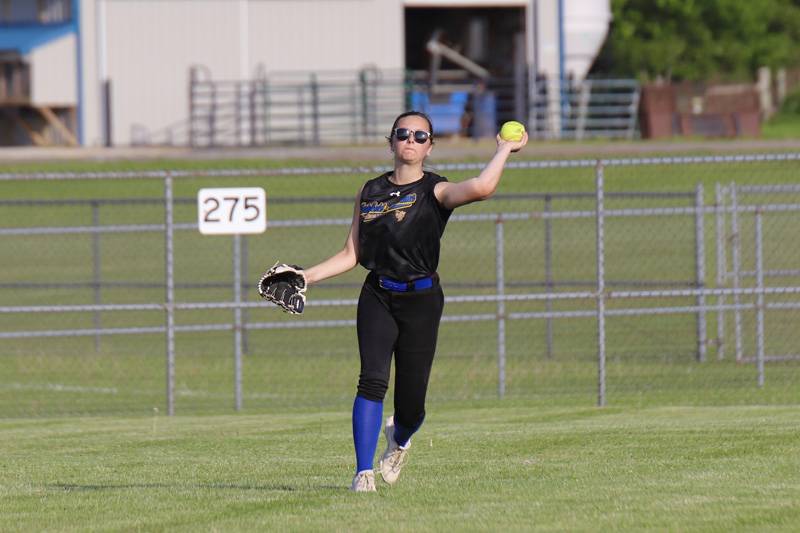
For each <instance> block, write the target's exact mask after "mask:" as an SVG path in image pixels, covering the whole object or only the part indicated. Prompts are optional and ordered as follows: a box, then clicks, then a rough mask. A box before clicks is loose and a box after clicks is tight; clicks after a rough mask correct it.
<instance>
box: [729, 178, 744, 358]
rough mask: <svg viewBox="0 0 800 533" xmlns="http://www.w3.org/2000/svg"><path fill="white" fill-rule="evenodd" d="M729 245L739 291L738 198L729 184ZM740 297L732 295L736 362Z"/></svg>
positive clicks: (739, 346)
mask: <svg viewBox="0 0 800 533" xmlns="http://www.w3.org/2000/svg"><path fill="white" fill-rule="evenodd" d="M730 195H731V245H732V246H733V288H734V289H737V290H738V289H739V287H740V285H741V278H742V239H741V236H740V235H739V197H738V194H737V192H736V184H735V183H733V182H731V185H730ZM740 302H741V297H740V296H739V293H738V292H735V293H734V294H733V305H734V310H733V326H734V334H735V344H736V360H737V361H741V360H742V352H743V348H742V311H741V310H740V309H739V304H740Z"/></svg>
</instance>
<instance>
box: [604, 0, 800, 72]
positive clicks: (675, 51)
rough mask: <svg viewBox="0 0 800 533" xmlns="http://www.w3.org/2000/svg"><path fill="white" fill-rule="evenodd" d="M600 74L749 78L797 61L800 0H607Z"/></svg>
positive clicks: (799, 54)
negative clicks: (608, 12) (608, 18)
mask: <svg viewBox="0 0 800 533" xmlns="http://www.w3.org/2000/svg"><path fill="white" fill-rule="evenodd" d="M611 4H612V11H613V16H614V19H613V21H612V24H611V28H610V31H609V35H608V38H607V39H606V43H605V45H604V47H603V50H602V51H601V53H600V56H599V57H598V60H597V61H596V62H595V67H594V68H593V72H594V73H597V74H609V75H612V74H613V75H622V76H639V77H643V78H648V79H652V78H655V77H658V76H661V77H665V78H667V79H673V80H697V81H702V80H709V79H727V80H750V79H752V78H753V76H754V74H755V72H756V70H757V69H758V68H759V67H762V66H768V67H773V68H774V67H785V66H792V65H796V64H797V63H798V61H800V0H612V2H611Z"/></svg>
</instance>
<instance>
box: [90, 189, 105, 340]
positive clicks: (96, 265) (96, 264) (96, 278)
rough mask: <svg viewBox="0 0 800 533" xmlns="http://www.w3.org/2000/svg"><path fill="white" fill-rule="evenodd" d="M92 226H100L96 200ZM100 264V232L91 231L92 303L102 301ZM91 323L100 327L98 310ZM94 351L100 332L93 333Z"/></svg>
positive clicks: (98, 205)
mask: <svg viewBox="0 0 800 533" xmlns="http://www.w3.org/2000/svg"><path fill="white" fill-rule="evenodd" d="M92 226H94V228H95V229H99V226H100V204H99V202H98V201H97V200H92ZM100 283H101V264H100V232H99V231H95V232H93V233H92V290H93V292H94V304H95V305H100V304H101V303H103V298H102V294H101V290H102V289H101V288H100ZM92 325H93V326H94V329H95V330H98V329H100V311H95V312H94V314H93V316H92ZM94 351H95V353H97V352H99V351H100V334H99V333H95V334H94Z"/></svg>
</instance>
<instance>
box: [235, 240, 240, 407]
mask: <svg viewBox="0 0 800 533" xmlns="http://www.w3.org/2000/svg"><path fill="white" fill-rule="evenodd" d="M233 302H234V303H235V304H236V307H234V308H233V383H234V385H233V386H234V399H235V400H234V408H235V409H236V410H237V411H241V410H242V308H241V307H240V304H241V302H242V236H241V235H239V234H236V235H234V236H233Z"/></svg>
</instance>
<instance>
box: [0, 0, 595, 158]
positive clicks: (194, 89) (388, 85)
mask: <svg viewBox="0 0 800 533" xmlns="http://www.w3.org/2000/svg"><path fill="white" fill-rule="evenodd" d="M609 1H610V0H193V1H191V2H189V1H186V0H36V1H32V0H0V62H2V67H3V69H2V77H0V103H2V105H1V106H0V109H2V111H0V144H76V143H77V144H82V145H103V144H105V145H111V144H114V145H129V144H137V143H147V142H159V143H160V142H171V143H175V144H195V145H203V144H204V143H205V144H213V143H215V142H219V143H222V144H225V143H228V144H238V143H240V142H242V143H245V144H247V143H250V144H263V143H267V142H283V141H292V140H293V139H295V138H296V136H297V135H298V133H297V132H298V131H302V132H303V135H304V137H303V139H306V140H309V142H320V141H323V142H325V141H327V140H329V139H330V137H329V136H328V135H329V134H328V133H326V132H331V133H330V135H335V134H336V133H335V130H341V129H347V128H348V127H354V128H355V129H356V130H358V131H359V132H361V135H362V137H361V138H363V139H369V138H372V137H374V136H375V132H377V131H378V130H380V131H383V129H385V124H383V122H384V121H385V120H386V118H385V117H387V116H392V115H393V114H395V113H396V112H398V111H400V110H402V109H404V108H406V107H408V106H410V105H415V104H420V102H419V101H415V100H413V99H412V98H411V96H410V93H409V87H411V86H412V85H410V84H413V83H415V81H414V79H413V76H410V75H409V73H410V72H411V73H413V72H417V73H425V76H426V81H425V83H426V84H427V86H428V87H430V85H431V78H432V77H433V78H435V81H437V82H439V83H441V84H442V86H443V87H445V89H443V91H446V90H447V89H446V88H447V86H448V83H449V80H450V78H448V76H450V77H451V78H452V77H453V76H454V73H459V72H460V73H462V74H463V73H464V72H466V76H467V77H468V78H469V81H470V83H472V84H473V86H478V85H480V82H481V79H482V77H481V76H482V75H483V74H482V72H485V73H486V75H487V76H489V75H490V76H493V77H496V78H504V79H505V78H507V79H508V80H509V84H510V85H514V84H516V89H513V90H516V95H515V96H514V97H513V98H512V99H513V103H511V104H509V105H508V106H507V107H508V108H507V109H506V110H505V111H502V110H501V111H498V112H497V113H494V110H493V114H492V115H491V116H492V118H493V119H494V118H497V119H498V120H499V118H502V115H503V113H507V114H509V116H515V117H520V116H523V117H524V116H527V115H529V114H530V112H531V111H530V109H531V104H530V101H529V96H530V94H531V93H532V92H533V91H535V90H536V89H535V88H536V86H537V85H536V80H537V79H547V80H549V82H548V83H550V84H553V83H554V84H555V87H556V89H555V90H549V91H548V94H549V95H550V96H549V97H548V100H547V104H546V105H547V106H548V107H552V109H551V112H549V115H553V116H555V117H556V120H555V123H553V121H549V122H548V124H549V125H548V126H547V127H550V128H553V127H555V128H558V127H559V126H558V120H559V119H558V117H559V116H561V113H560V112H559V111H557V109H560V106H562V105H563V102H561V101H560V98H561V96H559V95H560V94H561V93H562V89H561V86H562V85H563V84H565V83H567V81H566V80H568V79H569V80H572V82H574V81H575V80H581V79H582V78H583V77H584V76H585V74H586V72H587V71H588V69H589V66H590V65H591V63H592V61H593V59H594V56H595V55H596V54H597V52H598V50H599V48H600V46H601V45H602V42H603V40H604V39H605V34H606V31H607V28H608V24H609V21H610V8H609ZM434 36H436V39H438V40H437V41H436V42H437V43H440V45H431V43H432V41H433V39H434ZM432 46H433V47H432ZM435 46H438V48H436V47H435ZM439 67H441V70H440V71H437V70H435V68H439ZM437 73H438V74H441V75H440V76H439V75H438V74H437ZM456 77H457V76H456ZM463 79H464V76H462V81H463ZM298 80H302V81H298ZM345 80H347V81H345ZM450 81H452V80H450ZM499 90H500V92H502V89H499ZM325 91H331V92H330V94H329V95H328V96H327V97H326V96H325V95H326V94H328V93H325ZM334 91H335V94H334ZM511 91H512V89H511V88H509V94H512V93H511ZM411 92H412V93H413V91H411ZM440 92H442V91H440ZM467 92H470V91H467ZM306 93H307V94H306ZM521 93H523V94H522V96H520V94H521ZM439 97H441V95H439ZM326 98H327V99H326ZM333 101H336V102H338V104H336V106H338V107H331V108H325V109H322V110H321V108H320V105H321V104H322V103H325V102H333ZM331 105H333V104H331ZM226 106H227V107H226ZM314 106H316V107H314ZM497 107H498V109H500V107H502V106H500V105H498V106H497ZM221 110H223V111H224V110H226V111H224V113H223V112H222V111H221ZM553 110H555V111H553ZM520 113H523V114H522V115H520ZM298 117H299V118H298ZM533 118H534V119H535V117H533ZM224 120H228V121H229V124H228V125H227V126H225V127H224V128H223V127H222V126H221V124H222V122H223V121H224ZM442 120H444V119H442ZM443 124H444V123H443ZM554 124H555V125H554ZM225 128H227V129H225ZM375 128H377V129H375ZM290 130H291V133H289V132H290ZM220 132H222V133H220ZM308 132H311V133H308ZM307 133H308V135H310V137H307V136H306V134H307ZM223 134H224V135H225V136H226V137H223V136H222V135H223ZM215 135H216V137H215ZM209 136H210V138H209Z"/></svg>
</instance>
